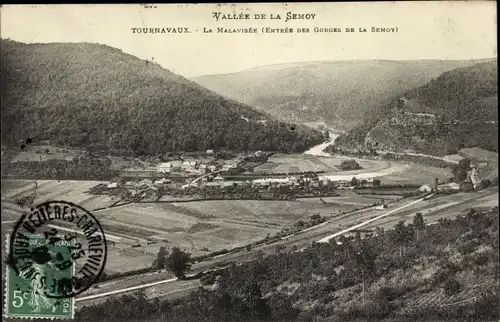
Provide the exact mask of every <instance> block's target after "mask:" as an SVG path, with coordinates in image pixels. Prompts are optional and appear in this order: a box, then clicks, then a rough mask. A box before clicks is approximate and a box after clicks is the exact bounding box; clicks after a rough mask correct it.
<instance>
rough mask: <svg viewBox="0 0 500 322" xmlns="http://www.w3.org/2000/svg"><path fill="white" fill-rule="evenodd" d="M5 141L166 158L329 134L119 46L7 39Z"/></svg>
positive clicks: (304, 142)
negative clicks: (236, 98)
mask: <svg viewBox="0 0 500 322" xmlns="http://www.w3.org/2000/svg"><path fill="white" fill-rule="evenodd" d="M1 52H2V54H1V58H2V60H1V75H2V82H1V95H2V103H1V108H2V142H4V143H3V144H10V145H16V146H17V145H18V144H19V142H20V141H25V140H26V138H34V140H35V141H36V140H45V139H49V140H50V143H51V144H55V145H61V146H72V147H80V148H83V147H85V148H92V149H97V150H106V151H109V152H111V153H130V152H133V153H134V154H135V155H156V154H161V153H166V152H170V151H200V150H205V149H214V148H215V149H231V150H279V151H303V150H305V149H306V148H307V147H308V146H311V145H314V144H317V143H320V142H321V141H322V140H323V137H322V135H321V134H320V133H319V132H316V131H313V130H311V129H309V128H307V127H303V126H297V125H290V124H285V123H282V122H277V121H275V120H273V119H271V118H269V117H268V116H266V115H264V114H262V113H260V112H258V111H256V110H254V109H252V108H251V107H250V106H248V105H245V104H241V103H238V102H235V101H232V100H229V99H226V98H223V97H222V96H220V95H218V94H215V93H213V92H211V91H210V90H208V89H206V88H203V87H202V86H200V85H198V84H196V83H194V82H192V81H190V80H188V79H186V78H184V77H182V76H179V75H176V74H173V73H171V72H170V71H168V70H166V69H164V68H162V67H161V66H159V65H158V64H156V63H155V62H153V61H146V60H141V59H139V58H137V57H134V56H132V55H129V54H126V53H124V52H122V51H121V50H119V49H116V48H112V47H109V46H105V45H99V44H91V43H51V44H23V43H19V42H15V41H12V40H2V41H1Z"/></svg>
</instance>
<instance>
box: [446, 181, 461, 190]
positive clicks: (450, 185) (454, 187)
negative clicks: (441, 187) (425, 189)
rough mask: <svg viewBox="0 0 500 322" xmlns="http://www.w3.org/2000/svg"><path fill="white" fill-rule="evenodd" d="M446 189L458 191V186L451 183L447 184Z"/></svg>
mask: <svg viewBox="0 0 500 322" xmlns="http://www.w3.org/2000/svg"><path fill="white" fill-rule="evenodd" d="M448 188H449V189H451V190H460V185H459V184H458V183H456V182H451V183H449V184H448Z"/></svg>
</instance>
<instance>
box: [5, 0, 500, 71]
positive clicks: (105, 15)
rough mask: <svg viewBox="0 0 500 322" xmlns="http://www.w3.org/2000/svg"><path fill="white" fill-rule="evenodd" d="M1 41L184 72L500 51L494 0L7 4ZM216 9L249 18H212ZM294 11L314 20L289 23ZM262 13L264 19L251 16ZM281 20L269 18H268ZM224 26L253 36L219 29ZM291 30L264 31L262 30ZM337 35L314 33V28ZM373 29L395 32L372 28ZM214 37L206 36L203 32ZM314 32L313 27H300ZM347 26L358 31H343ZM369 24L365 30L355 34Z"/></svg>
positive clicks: (471, 56)
mask: <svg viewBox="0 0 500 322" xmlns="http://www.w3.org/2000/svg"><path fill="white" fill-rule="evenodd" d="M0 10H1V18H2V19H1V29H0V30H1V32H0V34H1V37H2V38H10V39H12V40H16V41H21V42H24V43H50V42H91V43H99V44H106V45H109V46H112V47H117V48H120V49H122V50H123V51H124V52H126V53H129V54H132V55H134V56H137V57H139V58H141V59H150V60H151V59H154V60H155V61H156V62H157V63H159V64H160V65H162V66H163V67H165V68H167V69H169V70H171V71H172V72H174V73H177V74H181V75H183V76H186V77H194V76H199V75H209V74H222V73H232V72H237V71H241V70H245V69H250V68H255V67H260V66H265V65H272V64H283V63H292V62H304V61H325V60H358V59H384V60H414V59H415V60H417V59H477V58H490V57H496V55H497V48H496V38H497V37H496V30H497V28H496V1H478V2H476V1H466V2H462V1H459V2H437V1H436V2H420V1H414V2H393V3H391V2H378V3H369V2H364V3H293V4H288V5H287V4H281V3H274V4H255V3H254V4H233V5H230V4H223V5H216V4H196V5H195V4H170V5H156V8H144V7H142V6H140V5H137V4H128V5H109V4H108V5H30V6H21V5H4V6H3V7H2V8H1V9H0ZM214 12H220V13H221V14H232V13H236V14H240V13H243V14H249V17H250V19H242V20H227V19H225V20H222V19H219V21H216V19H215V18H214ZM288 12H291V13H295V14H310V15H311V16H312V15H315V16H314V19H295V20H291V21H285V20H286V15H287V13H288ZM255 14H266V19H258V20H256V19H255ZM271 14H273V15H274V16H275V17H276V16H277V15H280V18H281V19H270V15H271ZM143 27H146V28H169V27H170V28H177V27H179V28H188V29H189V31H190V32H191V33H189V34H186V33H177V34H173V33H170V34H169V33H157V34H144V33H141V34H139V33H133V32H132V28H143ZM217 27H222V28H256V29H257V31H258V32H257V33H250V34H241V33H240V34H223V33H217V32H216V29H217ZM263 27H264V28H266V27H269V28H286V27H288V28H293V29H294V32H293V33H262V28H263ZM315 27H316V28H340V29H341V30H342V31H341V32H329V33H324V32H314V28H315ZM372 27H380V28H382V27H384V28H397V32H379V33H374V32H370V30H371V28H372ZM204 28H207V29H212V30H213V31H214V33H211V34H209V33H203V29H204ZM297 28H308V29H309V33H296V30H297ZM346 28H354V29H355V30H356V32H354V33H352V32H350V33H347V32H345V29H346ZM360 28H365V29H366V30H367V32H359V29H360Z"/></svg>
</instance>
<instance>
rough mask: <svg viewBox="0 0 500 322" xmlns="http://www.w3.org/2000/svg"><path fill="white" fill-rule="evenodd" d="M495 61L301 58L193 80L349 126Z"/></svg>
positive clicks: (279, 112)
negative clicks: (455, 72) (451, 74)
mask: <svg viewBox="0 0 500 322" xmlns="http://www.w3.org/2000/svg"><path fill="white" fill-rule="evenodd" d="M490 60H491V59H487V58H486V59H479V60H407V61H404V60H399V61H392V60H352V61H342V60H340V61H316V62H298V63H285V64H277V65H268V66H260V67H255V68H251V69H247V70H244V71H241V72H236V73H230V74H221V75H207V76H199V77H194V78H192V79H193V80H194V81H196V82H197V83H199V84H201V85H202V86H205V87H207V88H209V89H211V90H213V91H215V92H217V93H219V94H221V95H224V96H226V97H228V98H232V99H235V100H237V101H239V102H242V103H245V104H249V105H252V106H254V107H255V108H257V109H259V110H263V111H267V112H268V113H269V115H272V116H274V117H277V118H279V119H281V120H283V121H288V122H297V123H305V122H320V121H324V122H325V123H327V124H329V125H330V126H332V127H334V128H338V129H344V130H345V129H347V130H348V129H352V128H354V127H356V126H358V125H360V124H363V123H364V122H365V121H366V120H367V119H374V118H378V117H380V116H383V115H384V113H385V111H384V110H383V109H382V107H383V106H385V105H387V104H388V103H389V102H390V101H392V100H393V99H395V98H396V97H399V96H401V95H404V94H405V93H406V92H407V91H410V90H412V89H413V88H415V87H418V86H421V85H423V84H425V83H426V82H428V81H430V80H431V79H433V78H436V77H438V76H439V75H440V74H442V73H443V72H445V71H448V70H451V69H454V68H457V67H462V66H470V65H473V64H475V63H478V62H484V61H490Z"/></svg>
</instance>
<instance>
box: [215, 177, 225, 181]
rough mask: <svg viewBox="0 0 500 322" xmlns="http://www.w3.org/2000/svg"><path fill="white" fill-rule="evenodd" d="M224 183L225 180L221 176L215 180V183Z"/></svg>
mask: <svg viewBox="0 0 500 322" xmlns="http://www.w3.org/2000/svg"><path fill="white" fill-rule="evenodd" d="M223 181H224V178H223V177H221V176H217V177H215V178H214V182H223Z"/></svg>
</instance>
